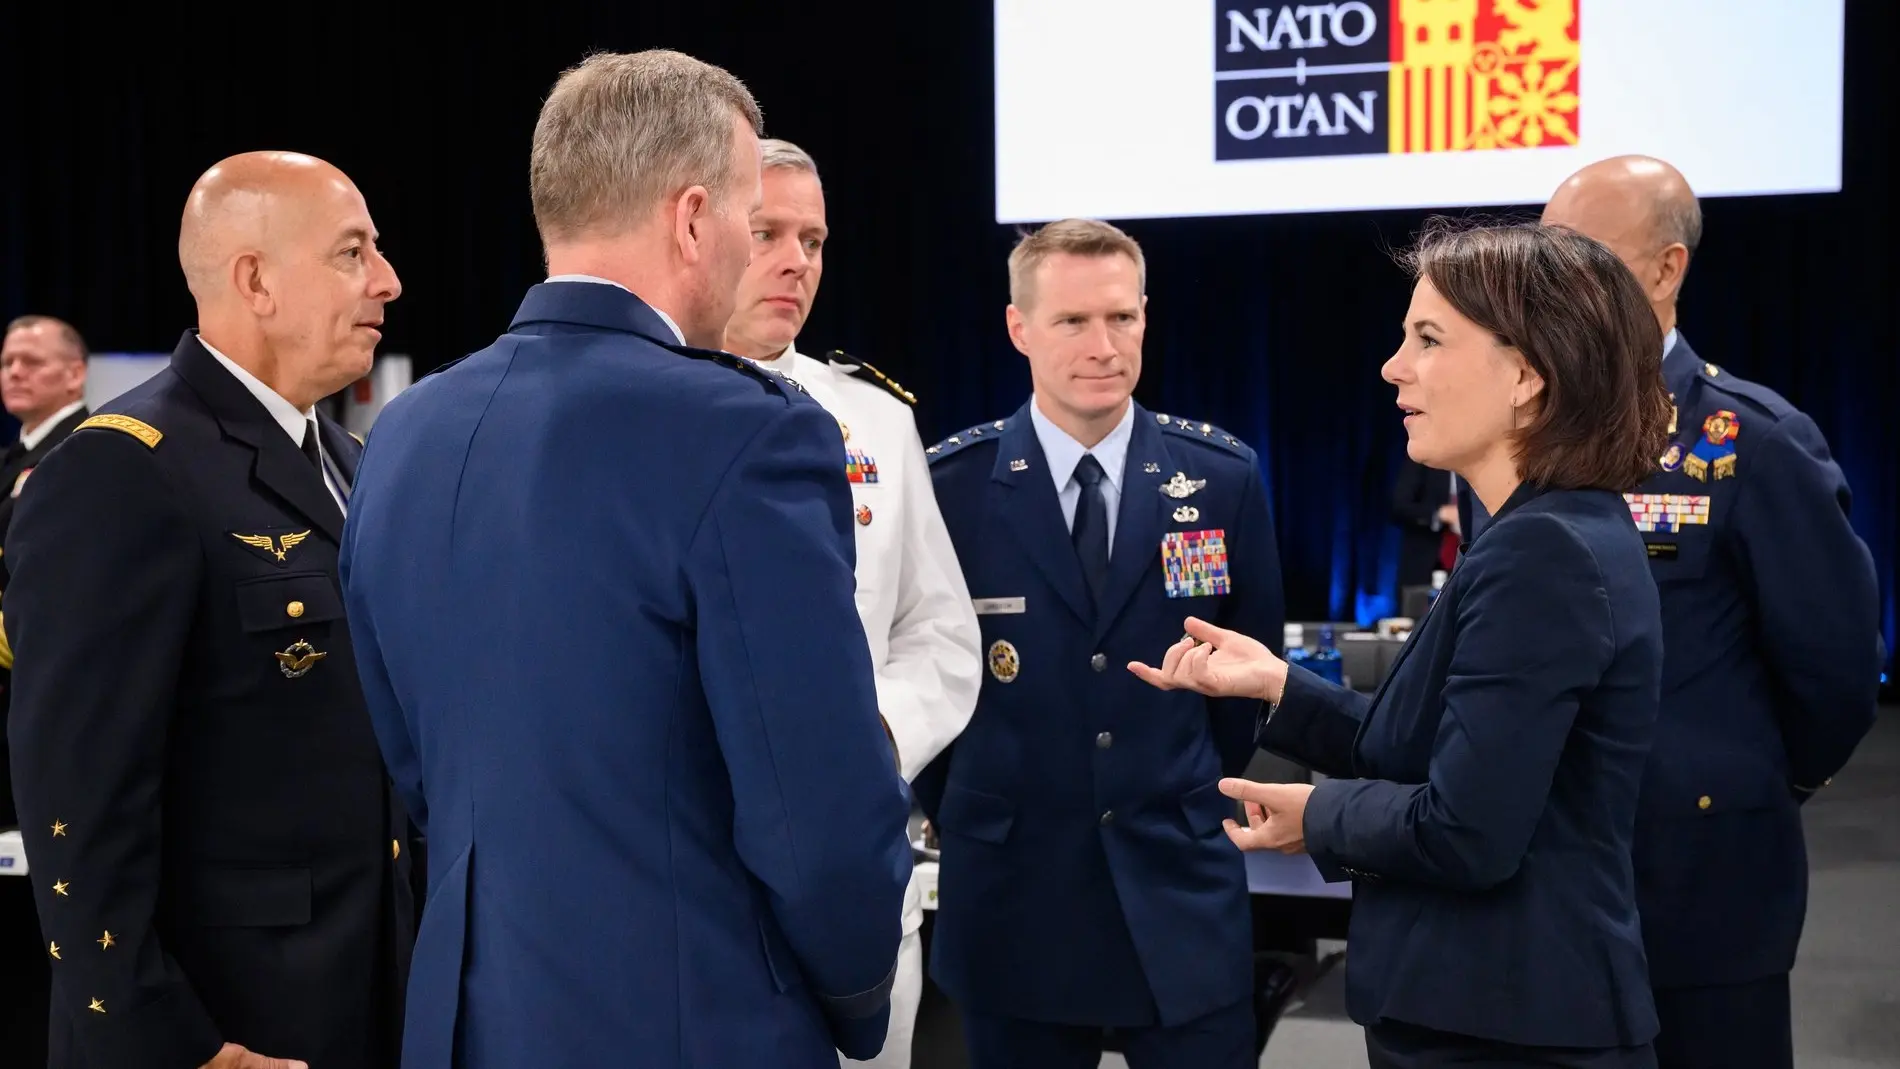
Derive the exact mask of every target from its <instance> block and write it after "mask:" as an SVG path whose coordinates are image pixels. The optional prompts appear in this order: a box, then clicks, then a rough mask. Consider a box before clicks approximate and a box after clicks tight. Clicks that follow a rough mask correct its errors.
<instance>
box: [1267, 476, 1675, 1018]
mask: <svg viewBox="0 0 1900 1069" xmlns="http://www.w3.org/2000/svg"><path fill="white" fill-rule="evenodd" d="M1662 652H1663V651H1662V618H1661V609H1660V607H1659V606H1658V603H1657V598H1656V585H1655V583H1654V582H1652V581H1651V579H1650V577H1649V566H1648V564H1647V563H1646V562H1645V560H1644V553H1643V545H1642V540H1641V539H1640V538H1638V537H1637V536H1636V532H1635V530H1634V529H1633V528H1632V527H1631V525H1630V522H1629V516H1628V513H1627V511H1626V509H1625V508H1624V503H1623V500H1622V498H1621V497H1619V496H1618V495H1616V494H1613V493H1608V492H1604V491H1594V490H1582V491H1550V492H1545V493H1539V492H1538V491H1537V490H1536V489H1535V488H1533V487H1530V486H1524V487H1520V488H1519V490H1518V492H1517V493H1516V494H1514V495H1513V496H1512V498H1511V500H1510V502H1508V503H1507V504H1506V506H1505V507H1504V508H1502V509H1500V510H1499V515H1498V518H1497V519H1496V520H1495V521H1494V522H1493V523H1491V524H1490V525H1489V526H1487V527H1486V528H1485V529H1484V530H1483V531H1482V532H1481V533H1480V534H1479V535H1478V536H1477V538H1476V539H1474V540H1473V541H1472V542H1471V543H1469V545H1468V547H1467V550H1466V553H1465V555H1464V557H1463V558H1462V559H1461V560H1460V561H1459V563H1458V566H1457V567H1456V568H1455V569H1454V570H1453V571H1452V574H1451V578H1450V580H1449V581H1448V582H1447V583H1446V585H1445V588H1444V590H1443V591H1442V592H1441V593H1440V594H1439V596H1438V599H1437V601H1436V602H1435V603H1434V604H1433V606H1432V608H1431V611H1429V612H1428V613H1427V614H1426V616H1425V618H1424V619H1423V620H1422V621H1420V623H1419V625H1418V628H1417V629H1416V630H1415V631H1414V632H1413V634H1412V638H1411V641H1410V642H1408V643H1407V644H1406V646H1405V648H1404V649H1403V650H1402V651H1401V652H1400V654H1399V657H1398V660H1397V661H1396V662H1395V663H1394V664H1393V666H1392V671H1391V674H1390V675H1389V676H1388V677H1387V679H1386V681H1385V683H1384V685H1383V686H1381V687H1380V689H1379V691H1378V693H1377V694H1376V695H1375V696H1373V697H1372V698H1370V699H1368V698H1366V697H1365V696H1363V695H1359V694H1355V693H1353V692H1351V691H1347V690H1344V689H1342V688H1339V687H1336V686H1334V685H1332V684H1330V683H1326V682H1323V681H1321V680H1320V679H1319V678H1318V677H1317V676H1314V675H1312V674H1310V673H1308V672H1306V671H1304V670H1303V669H1299V668H1295V669H1293V670H1292V671H1291V673H1290V674H1289V676H1288V680H1287V688H1286V693H1285V694H1284V695H1283V696H1282V700H1281V703H1280V704H1279V705H1278V706H1276V707H1274V708H1273V709H1271V710H1270V711H1269V713H1268V715H1267V716H1266V717H1265V718H1264V719H1263V720H1262V723H1261V729H1260V737H1259V741H1260V745H1261V746H1263V747H1264V748H1266V749H1268V750H1272V751H1275V752H1277V753H1281V754H1284V755H1286V756H1288V757H1290V758H1293V759H1294V760H1297V761H1300V762H1302V763H1304V764H1307V765H1309V766H1311V767H1313V768H1315V769H1317V770H1318V771H1320V772H1324V773H1326V774H1328V775H1330V776H1335V777H1340V778H1336V779H1329V780H1327V781H1325V782H1323V783H1321V784H1320V785H1319V786H1318V787H1316V788H1314V790H1313V793H1312V796H1311V797H1310V798H1309V799H1308V801H1307V807H1306V819H1305V830H1306V848H1307V852H1308V853H1310V854H1311V855H1312V857H1313V860H1314V862H1315V863H1316V864H1317V865H1318V866H1319V868H1320V871H1321V873H1322V874H1324V875H1326V876H1327V877H1328V878H1330V879H1344V878H1348V877H1349V878H1351V879H1352V880H1353V908H1352V927H1351V932H1350V936H1349V938H1350V943H1349V947H1350V960H1349V961H1348V962H1347V965H1346V1006H1347V1010H1348V1012H1349V1013H1350V1014H1351V1015H1352V1019H1353V1020H1355V1021H1358V1022H1360V1023H1361V1024H1368V1025H1369V1024H1373V1023H1375V1022H1378V1021H1381V1020H1389V1021H1400V1022H1404V1023H1407V1024H1412V1025H1419V1026H1423V1027H1426V1028H1434V1029H1438V1030H1440V1031H1445V1032H1455V1033H1459V1034H1462V1035H1469V1036H1480V1037H1484V1038H1488V1039H1494V1040H1498V1041H1502V1042H1506V1043H1517V1044H1523V1045H1529V1046H1563V1047H1597V1048H1602V1047H1620V1046H1634V1045H1638V1044H1642V1043H1646V1042H1648V1041H1649V1040H1650V1039H1651V1038H1653V1037H1654V1036H1655V1034H1656V1012H1655V1008H1654V1006H1653V1004H1652V1002H1651V999H1650V991H1649V976H1648V972H1647V970H1646V969H1645V967H1644V959H1643V942H1642V931H1641V925H1640V924H1639V922H1638V919H1637V917H1638V915H1637V907H1636V886H1635V882H1636V881H1635V874H1634V872H1633V871H1632V865H1631V861H1630V840H1631V836H1632V835H1633V833H1634V828H1635V824H1636V806H1637V795H1638V792H1639V790H1640V788H1641V783H1642V774H1643V765H1644V759H1645V757H1646V756H1647V754H1648V752H1649V745H1650V738H1651V735H1652V733H1653V732H1654V729H1655V724H1656V708H1657V694H1658V690H1659V688H1660V687H1661V683H1662Z"/></svg>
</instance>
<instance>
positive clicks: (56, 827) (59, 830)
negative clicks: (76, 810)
mask: <svg viewBox="0 0 1900 1069" xmlns="http://www.w3.org/2000/svg"><path fill="white" fill-rule="evenodd" d="M65 834H66V825H65V824H62V823H61V822H59V821H57V820H55V821H53V838H55V839H57V838H59V837H60V836H62V835H65Z"/></svg>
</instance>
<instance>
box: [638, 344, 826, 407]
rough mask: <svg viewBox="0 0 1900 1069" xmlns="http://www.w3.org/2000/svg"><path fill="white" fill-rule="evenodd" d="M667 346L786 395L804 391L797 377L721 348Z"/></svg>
mask: <svg viewBox="0 0 1900 1069" xmlns="http://www.w3.org/2000/svg"><path fill="white" fill-rule="evenodd" d="M667 348H669V349H672V350H673V351H674V352H676V353H684V354H685V355H687V356H691V357H697V358H699V359H701V360H710V361H712V362H713V363H715V364H723V365H725V366H726V367H729V368H731V369H732V370H734V371H743V372H745V373H746V374H748V375H750V376H752V377H753V378H755V379H758V380H760V381H761V382H764V383H767V384H768V385H770V386H772V387H774V388H776V389H777V390H778V391H779V392H780V393H782V394H785V395H786V396H788V397H789V396H791V395H792V394H794V393H806V390H805V388H804V387H803V386H800V385H799V384H798V380H797V379H794V378H792V377H790V376H789V375H781V374H779V373H778V372H776V371H773V370H772V369H771V368H769V367H760V366H759V365H758V364H755V363H753V362H752V361H750V360H747V359H746V358H745V357H743V356H736V355H734V354H732V353H728V352H726V351H725V350H723V349H695V348H693V347H692V346H690V345H681V346H668V347H667Z"/></svg>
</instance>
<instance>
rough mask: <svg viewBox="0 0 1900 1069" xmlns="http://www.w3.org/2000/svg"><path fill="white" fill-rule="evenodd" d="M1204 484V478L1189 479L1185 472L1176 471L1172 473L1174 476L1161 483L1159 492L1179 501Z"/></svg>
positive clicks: (1205, 483)
mask: <svg viewBox="0 0 1900 1069" xmlns="http://www.w3.org/2000/svg"><path fill="white" fill-rule="evenodd" d="M1206 485H1207V480H1206V479H1190V478H1188V477H1187V473H1186V472H1184V471H1177V472H1175V473H1174V478H1172V479H1169V480H1168V481H1167V482H1165V483H1162V484H1161V492H1162V493H1164V494H1166V495H1168V496H1169V497H1171V498H1174V499H1175V500H1176V501H1179V500H1180V499H1182V498H1184V497H1186V496H1188V495H1189V494H1192V493H1193V492H1194V491H1196V490H1199V489H1201V488H1202V487H1205V486H1206Z"/></svg>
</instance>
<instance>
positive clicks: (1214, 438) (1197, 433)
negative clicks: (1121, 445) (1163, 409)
mask: <svg viewBox="0 0 1900 1069" xmlns="http://www.w3.org/2000/svg"><path fill="white" fill-rule="evenodd" d="M1155 422H1156V423H1159V424H1160V425H1161V429H1162V430H1164V431H1167V432H1168V433H1170V434H1175V435H1179V436H1180V437H1182V438H1186V439H1188V440H1190V441H1195V442H1205V443H1207V444H1208V445H1218V446H1225V447H1227V449H1228V450H1229V451H1230V452H1233V453H1236V454H1238V455H1240V456H1251V455H1252V454H1253V450H1252V449H1249V448H1247V443H1246V442H1243V441H1241V440H1240V439H1238V438H1236V437H1234V436H1233V435H1231V434H1228V433H1227V432H1226V431H1224V430H1221V429H1220V428H1219V427H1216V426H1214V425H1213V424H1212V423H1196V422H1195V421H1193V420H1191V419H1183V418H1181V417H1180V416H1164V415H1162V414H1160V413H1156V414H1155Z"/></svg>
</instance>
